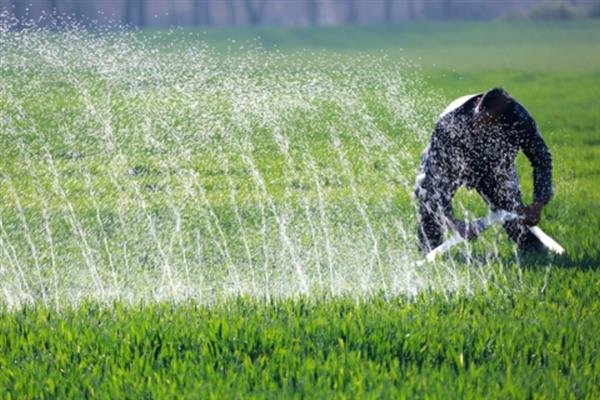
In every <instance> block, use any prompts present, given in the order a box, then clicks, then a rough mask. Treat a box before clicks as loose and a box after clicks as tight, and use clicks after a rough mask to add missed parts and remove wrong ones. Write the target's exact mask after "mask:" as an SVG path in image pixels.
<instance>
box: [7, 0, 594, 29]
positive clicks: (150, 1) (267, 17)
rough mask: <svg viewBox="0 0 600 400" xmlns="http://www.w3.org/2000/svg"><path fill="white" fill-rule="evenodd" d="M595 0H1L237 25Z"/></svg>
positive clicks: (564, 8) (558, 12)
mask: <svg viewBox="0 0 600 400" xmlns="http://www.w3.org/2000/svg"><path fill="white" fill-rule="evenodd" d="M599 4H600V0H565V1H558V0H0V9H2V10H4V12H5V13H9V14H12V15H13V16H15V17H17V18H18V19H20V20H24V19H37V18H38V17H39V16H41V15H53V14H57V15H69V16H71V17H72V18H75V19H77V20H80V21H81V23H83V24H103V23H108V22H112V23H115V22H116V23H119V24H126V25H130V26H137V27H140V28H143V27H148V26H151V27H159V26H213V25H214V26H238V25H261V24H270V25H291V26H294V25H321V24H323V25H336V24H344V23H346V24H369V23H370V24H383V23H387V24H391V23H399V22H404V21H411V20H421V19H492V18H499V17H526V16H529V15H530V14H532V15H533V16H534V17H535V16H542V17H544V16H546V17H547V18H548V19H560V18H563V19H564V18H570V17H574V16H583V15H588V14H589V16H594V12H595V11H594V10H599V9H600V7H599V6H598V5H599Z"/></svg>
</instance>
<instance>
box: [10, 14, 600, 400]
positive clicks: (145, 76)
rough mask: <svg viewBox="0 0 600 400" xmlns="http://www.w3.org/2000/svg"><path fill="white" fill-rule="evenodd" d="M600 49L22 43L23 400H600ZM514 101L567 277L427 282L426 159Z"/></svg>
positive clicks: (555, 41) (484, 41)
mask: <svg viewBox="0 0 600 400" xmlns="http://www.w3.org/2000/svg"><path fill="white" fill-rule="evenodd" d="M257 36H259V37H260V39H255V38H256V37H257ZM257 44H261V45H262V46H264V48H263V49H259V48H257ZM599 47H600V23H598V22H597V21H577V22H568V23H524V22H519V23H508V22H496V23H491V24H479V23H460V24H459V23H443V24H442V23H438V24H434V23H420V24H414V25H403V26H398V27H343V28H319V29H310V30H308V29H300V28H297V29H283V28H262V29H260V30H256V29H239V30H229V29H213V30H209V31H207V32H195V31H187V30H181V31H175V32H171V33H169V32H165V31H159V32H154V31H146V32H141V33H135V34H127V33H122V32H118V31H107V32H103V33H101V34H93V35H88V34H85V33H83V32H71V33H64V34H56V33H54V34H49V33H47V32H29V33H15V32H0V53H1V54H2V57H1V58H0V159H1V160H2V161H1V162H0V308H1V313H0V397H2V398H8V399H10V398H46V397H49V398H68V397H75V398H80V397H93V398H94V397H98V398H119V397H124V398H140V397H147V398H156V397H168V398H172V397H181V396H187V397H192V398H230V397H236V398H238V397H239V398H246V397H276V398H280V397H286V398H287V397H299V398H300V397H319V398H324V397H326V398H329V397H340V398H363V397H386V398H407V397H409V398H412V397H432V398H447V397H452V398H465V397H466V398H556V397H558V398H597V397H599V396H600V378H599V377H600V354H599V352H600V339H599V338H598V335H597V332H598V331H599V330H600V319H599V318H598V315H599V313H600V272H599V271H598V266H599V265H600V254H599V251H598V250H599V249H600V239H599V238H598V236H597V235H596V233H597V231H598V227H600V212H599V211H598V210H597V204H598V203H599V202H600V190H598V189H597V188H596V184H597V183H598V181H599V178H600V176H599V174H600V172H599V171H600V170H599V167H600V162H599V161H598V160H599V157H600V128H599V126H600V113H598V111H597V110H598V109H600V91H599V90H598V87H599V86H598V85H599V84H600V48H599ZM493 86H502V87H504V88H505V89H507V90H508V91H509V92H510V93H511V94H513V95H514V96H515V97H516V98H517V99H518V100H520V101H521V102H522V103H523V104H524V105H525V106H526V107H527V108H528V109H529V111H530V112H531V114H532V115H533V116H534V118H535V119H536V121H537V123H538V126H539V127H540V129H541V131H542V134H543V136H544V138H545V139H546V141H547V143H548V145H549V147H550V150H551V152H552V154H553V159H554V184H555V193H556V195H555V198H554V199H553V200H552V202H551V203H550V204H549V205H548V207H547V208H546V209H545V210H544V216H543V220H542V223H541V226H542V228H543V229H544V230H545V231H546V232H548V233H549V234H550V235H552V236H553V237H555V238H556V239H557V240H558V241H559V242H560V243H561V244H562V245H563V246H564V247H565V248H566V249H567V254H566V255H565V256H562V257H553V256H548V257H534V258H525V259H523V258H521V257H519V255H518V254H516V253H515V251H514V248H513V246H512V244H511V243H509V242H508V239H507V237H506V235H505V234H504V233H503V232H502V230H501V229H492V230H491V231H490V232H486V233H485V234H484V235H483V237H482V238H481V240H479V241H478V242H476V243H474V244H470V245H467V246H459V248H458V249H457V250H456V251H453V252H452V254H450V255H449V256H448V257H446V258H445V259H444V260H442V261H441V262H439V263H436V264H435V265H426V266H423V267H420V268H418V267H416V266H415V261H416V260H417V258H418V255H417V253H416V250H415V238H414V230H415V227H414V224H415V218H416V217H415V211H414V204H413V200H412V198H411V192H412V186H413V182H414V175H415V173H416V167H417V165H418V157H419V154H420V152H421V150H422V149H423V148H424V147H425V145H426V143H427V140H428V135H429V133H430V131H431V129H432V127H433V124H434V122H435V116H436V115H437V114H438V113H439V112H440V111H441V110H442V109H443V108H444V107H445V105H446V104H447V103H448V102H449V101H450V100H452V99H453V98H455V97H458V96H460V95H463V94H465V93H474V92H479V91H483V90H485V89H488V88H490V87H493ZM518 163H519V169H520V176H521V181H522V186H523V192H524V194H525V197H526V199H530V198H531V195H530V192H531V179H530V168H529V166H528V163H527V160H526V159H525V158H524V157H522V156H520V158H519V160H518ZM455 208H456V209H457V210H458V212H459V213H461V214H464V211H462V210H463V208H464V209H465V210H469V212H470V214H469V216H472V215H484V214H486V213H487V210H486V208H485V205H484V203H483V202H482V201H481V200H480V199H479V198H478V196H477V195H476V194H474V193H471V192H468V191H466V190H464V191H461V192H460V193H459V195H458V196H457V198H456V199H455Z"/></svg>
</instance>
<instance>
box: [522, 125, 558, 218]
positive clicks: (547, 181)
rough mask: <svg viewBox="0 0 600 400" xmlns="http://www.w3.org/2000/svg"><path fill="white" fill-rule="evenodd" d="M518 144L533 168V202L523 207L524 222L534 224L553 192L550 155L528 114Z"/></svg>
mask: <svg viewBox="0 0 600 400" xmlns="http://www.w3.org/2000/svg"><path fill="white" fill-rule="evenodd" d="M520 144H521V148H522V149H523V153H525V155H526V156H527V158H528V159H529V162H530V163H531V166H532V168H533V204H531V205H530V206H528V207H526V209H525V212H524V214H525V222H527V223H528V224H529V225H536V224H537V223H538V222H539V220H540V214H541V212H542V208H543V207H544V205H546V204H547V203H548V202H549V201H550V199H551V198H552V195H553V194H554V192H553V190H552V156H551V154H550V151H549V150H548V146H546V143H545V142H544V139H543V138H542V136H541V135H540V132H539V131H538V129H537V126H536V124H535V122H534V121H533V119H532V118H531V117H529V116H528V121H527V123H526V125H525V129H524V130H523V132H522V135H521V143H520Z"/></svg>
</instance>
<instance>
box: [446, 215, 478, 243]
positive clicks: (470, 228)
mask: <svg viewBox="0 0 600 400" xmlns="http://www.w3.org/2000/svg"><path fill="white" fill-rule="evenodd" d="M452 225H453V226H452V229H454V230H455V231H456V232H458V234H459V235H460V236H461V237H462V238H463V239H465V240H473V239H477V237H478V236H479V234H480V233H481V232H480V231H479V229H478V228H477V226H476V225H475V224H470V223H468V222H465V221H456V220H454V221H452Z"/></svg>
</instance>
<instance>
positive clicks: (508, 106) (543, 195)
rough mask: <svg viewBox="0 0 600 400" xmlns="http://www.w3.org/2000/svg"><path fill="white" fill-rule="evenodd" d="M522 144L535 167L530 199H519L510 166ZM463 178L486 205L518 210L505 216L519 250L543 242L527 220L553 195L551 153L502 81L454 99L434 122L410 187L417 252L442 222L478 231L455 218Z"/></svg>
mask: <svg viewBox="0 0 600 400" xmlns="http://www.w3.org/2000/svg"><path fill="white" fill-rule="evenodd" d="M521 149H522V150H523V152H524V153H525V155H526V156H527V158H528V159H529V161H530V162H531V165H532V167H533V186H534V201H533V203H532V204H531V205H529V206H525V205H524V204H523V200H522V198H521V192H520V189H519V181H518V178H517V171H516V166H515V159H516V157H517V153H518V152H519V150H521ZM461 186H465V187H467V188H469V189H476V190H477V191H478V192H479V194H480V195H481V196H482V197H483V199H484V200H485V201H486V202H487V203H488V204H489V205H490V207H491V208H492V210H506V211H511V212H514V213H517V214H519V215H521V216H523V218H522V219H519V220H513V221H509V222H506V223H505V224H504V228H505V229H506V232H507V233H508V236H509V237H510V238H511V239H512V240H513V241H515V242H516V243H517V245H518V246H519V248H520V249H521V250H527V249H542V248H543V245H542V244H541V243H540V242H539V240H538V239H537V238H536V237H535V236H534V235H533V234H531V233H530V232H529V230H528V229H527V227H526V226H525V224H527V225H537V224H538V223H539V221H540V216H541V212H542V208H543V207H544V205H545V204H546V203H548V201H550V198H551V197H552V193H553V192H552V158H551V155H550V152H549V151H548V147H547V146H546V144H545V143H544V140H543V139H542V136H541V135H540V133H539V131H538V129H537V127H536V124H535V121H534V120H533V118H532V117H531V116H530V115H529V113H528V112H527V110H526V109H525V107H523V106H522V105H521V104H519V103H518V102H517V101H516V100H514V99H513V98H512V97H511V96H510V95H509V94H508V93H506V92H505V91H504V90H502V89H498V88H495V89H491V90H489V91H488V92H485V93H481V94H476V95H470V96H464V97H461V98H459V99H457V100H455V101H453V102H452V103H451V104H450V105H449V106H448V107H447V108H446V110H445V111H444V112H443V113H442V114H441V115H440V118H439V120H438V121H437V123H436V126H435V130H434V132H433V134H432V137H431V142H430V144H429V146H428V147H427V149H426V150H425V151H424V153H423V156H422V159H421V166H420V168H419V174H418V176H417V184H416V190H415V196H416V198H417V200H418V203H419V217H418V224H419V226H418V239H419V247H420V249H421V251H422V252H428V251H430V250H432V249H434V248H435V247H437V246H438V245H440V244H441V243H442V239H443V233H444V230H445V229H453V230H455V231H457V232H458V233H459V234H460V235H461V236H463V237H464V238H466V239H473V238H475V237H477V236H478V234H479V232H477V231H476V229H475V227H473V226H471V225H470V224H468V223H466V222H464V221H457V220H456V219H455V218H454V214H453V211H452V197H453V196H454V194H455V193H456V190H457V189H458V188H459V187H461Z"/></svg>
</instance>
